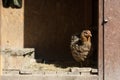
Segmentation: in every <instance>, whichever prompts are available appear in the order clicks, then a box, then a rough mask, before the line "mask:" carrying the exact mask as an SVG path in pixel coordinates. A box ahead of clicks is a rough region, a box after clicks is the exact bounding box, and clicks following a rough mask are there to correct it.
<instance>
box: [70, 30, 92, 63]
mask: <svg viewBox="0 0 120 80" xmlns="http://www.w3.org/2000/svg"><path fill="white" fill-rule="evenodd" d="M91 37H92V34H91V31H90V30H83V31H82V32H81V34H80V35H73V36H72V38H71V45H70V47H71V51H72V56H73V58H74V59H75V61H77V62H79V63H81V64H83V63H84V62H85V61H86V60H87V58H88V55H89V54H90V51H91Z"/></svg>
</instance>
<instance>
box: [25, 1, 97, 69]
mask: <svg viewBox="0 0 120 80" xmlns="http://www.w3.org/2000/svg"><path fill="white" fill-rule="evenodd" d="M24 16H25V24H24V34H25V35H24V41H25V42H24V47H32V48H35V51H36V52H35V53H36V54H35V58H36V59H37V60H39V59H43V62H45V63H47V62H48V63H52V62H54V61H58V62H61V63H63V62H64V63H65V64H70V63H75V64H77V62H76V61H75V60H74V59H73V56H72V54H71V49H70V43H71V36H72V35H74V34H77V33H78V34H79V33H81V31H82V30H85V29H89V30H90V31H91V33H92V42H91V43H92V47H93V52H92V53H93V54H92V56H91V58H90V60H91V61H93V62H92V63H91V64H90V65H89V66H87V67H95V68H97V65H98V64H97V63H98V57H97V56H98V1H97V0H36V1H32V0H25V14H24ZM59 64H60V63H59ZM68 66H70V65H68ZM73 66H74V65H73Z"/></svg>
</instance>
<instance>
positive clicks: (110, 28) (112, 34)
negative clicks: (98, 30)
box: [104, 0, 120, 80]
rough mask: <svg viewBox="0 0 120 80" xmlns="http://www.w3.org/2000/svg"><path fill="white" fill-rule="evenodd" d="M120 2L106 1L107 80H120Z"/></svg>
mask: <svg viewBox="0 0 120 80" xmlns="http://www.w3.org/2000/svg"><path fill="white" fill-rule="evenodd" d="M119 7H120V1H119V0H105V19H108V23H107V24H105V37H104V41H105V80H119V79H120V76H119V74H120V69H119V68H120V27H119V25H120V22H119V20H120V9H119Z"/></svg>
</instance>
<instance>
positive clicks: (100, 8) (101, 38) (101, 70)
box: [98, 0, 104, 80]
mask: <svg viewBox="0 0 120 80" xmlns="http://www.w3.org/2000/svg"><path fill="white" fill-rule="evenodd" d="M103 21H104V0H98V76H99V80H104V23H103Z"/></svg>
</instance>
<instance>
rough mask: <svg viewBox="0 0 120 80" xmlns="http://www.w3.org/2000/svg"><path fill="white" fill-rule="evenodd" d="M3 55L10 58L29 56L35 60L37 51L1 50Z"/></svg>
mask: <svg viewBox="0 0 120 80" xmlns="http://www.w3.org/2000/svg"><path fill="white" fill-rule="evenodd" d="M1 53H2V55H8V56H24V57H26V56H28V57H31V58H34V54H35V49H34V48H21V49H10V48H8V49H1Z"/></svg>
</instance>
